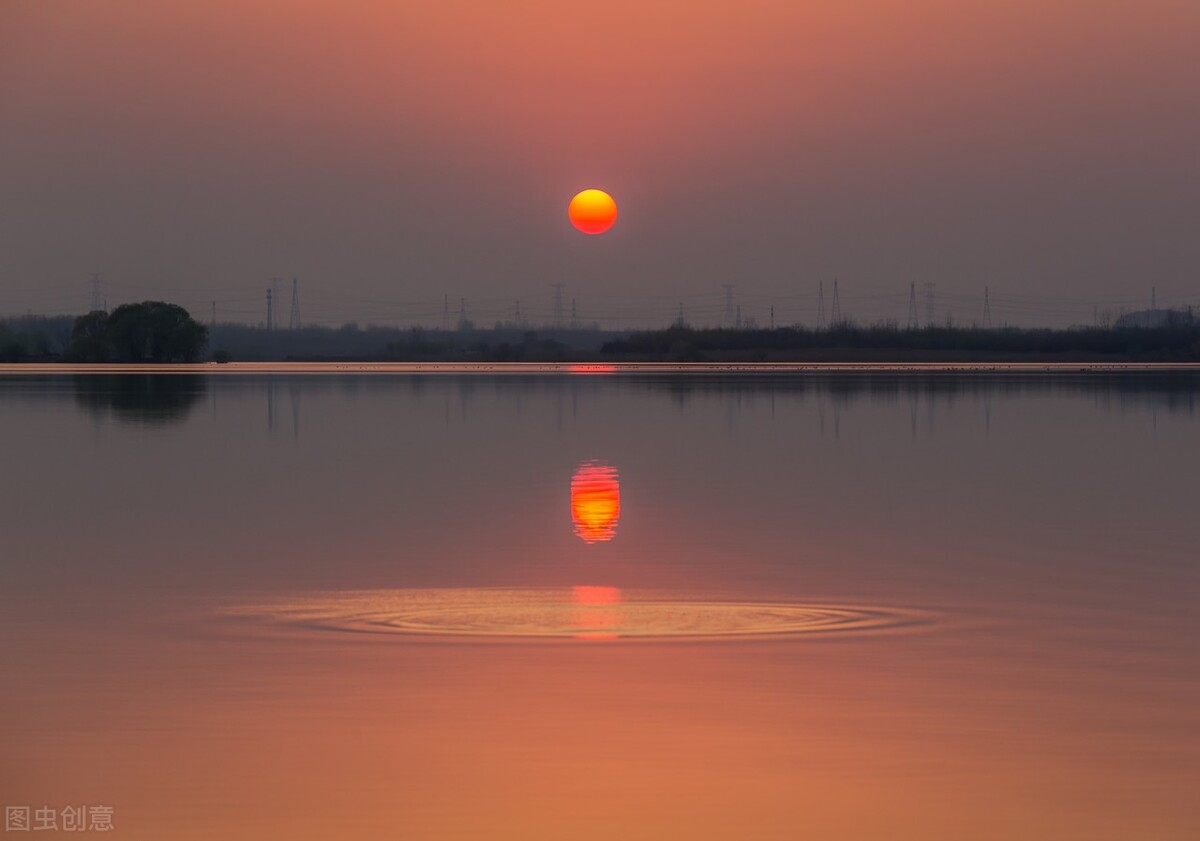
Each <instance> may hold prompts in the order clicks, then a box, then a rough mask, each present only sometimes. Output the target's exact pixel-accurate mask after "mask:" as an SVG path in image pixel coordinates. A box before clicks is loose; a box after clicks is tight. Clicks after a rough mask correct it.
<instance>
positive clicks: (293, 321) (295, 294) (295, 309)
mask: <svg viewBox="0 0 1200 841" xmlns="http://www.w3.org/2000/svg"><path fill="white" fill-rule="evenodd" d="M299 326H300V281H298V280H297V279H296V278H292V311H291V313H290V314H289V315H288V329H289V330H295V329H296V328H297V327H299Z"/></svg>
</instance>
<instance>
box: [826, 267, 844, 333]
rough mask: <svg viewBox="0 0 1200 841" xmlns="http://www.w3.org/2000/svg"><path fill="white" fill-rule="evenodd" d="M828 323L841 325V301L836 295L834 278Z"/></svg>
mask: <svg viewBox="0 0 1200 841" xmlns="http://www.w3.org/2000/svg"><path fill="white" fill-rule="evenodd" d="M829 323H830V324H841V323H842V299H841V297H840V296H839V294H838V282H837V278H836V277H835V278H834V279H833V307H832V308H831V309H830V317H829Z"/></svg>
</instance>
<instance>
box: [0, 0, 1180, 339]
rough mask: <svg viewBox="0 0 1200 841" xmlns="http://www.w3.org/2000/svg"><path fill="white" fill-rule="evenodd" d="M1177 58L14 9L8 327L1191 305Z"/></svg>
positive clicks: (888, 39) (1011, 0)
mask: <svg viewBox="0 0 1200 841" xmlns="http://www.w3.org/2000/svg"><path fill="white" fill-rule="evenodd" d="M1198 43H1200V4H1197V3H1196V2H1195V0H1137V2H1133V0H1120V2H1118V1H1117V0H1088V2H1086V3H1080V2H1078V0H980V2H974V3H963V2H961V0H904V2H900V0H804V2H801V0H787V1H786V2H785V0H736V2H726V0H692V2H688V3H680V2H658V0H611V2H606V3H604V4H584V3H564V2H561V1H556V0H506V2H503V3H497V2H494V0H439V2H424V3H415V2H380V0H376V2H366V0H345V2H338V3H328V2H316V1H315V0H287V1H286V2H284V0H203V2H199V0H172V2H170V3H145V2H142V0H99V2H97V0H72V1H71V2H67V0H0V313H16V312H25V311H27V310H32V311H35V312H57V313H77V312H80V311H83V310H86V309H87V308H88V305H89V302H90V296H91V276H92V273H94V272H98V273H100V274H101V278H102V282H103V290H102V291H103V296H104V297H105V299H106V300H107V302H108V304H109V305H110V306H111V305H113V304H115V303H120V302H122V301H126V300H141V299H143V298H163V299H166V300H172V301H175V302H178V303H181V304H183V305H185V306H188V307H189V308H191V309H193V311H198V313H199V314H202V315H205V316H207V315H209V313H210V309H211V304H212V302H216V308H217V312H218V317H219V318H220V319H223V320H224V319H228V320H241V321H249V322H255V321H261V320H262V319H263V318H264V317H265V290H266V288H267V286H268V283H269V280H268V279H269V278H273V277H278V278H281V279H282V280H281V281H280V284H279V288H280V296H281V297H282V298H284V300H283V301H282V304H283V306H282V308H281V311H282V312H283V314H284V315H285V316H286V314H287V310H288V307H289V305H290V292H291V281H292V279H293V278H295V279H296V280H297V284H298V289H299V303H300V312H301V318H302V320H303V321H305V322H313V323H321V324H340V323H342V322H345V321H349V320H353V321H357V322H360V323H367V322H375V323H381V324H392V325H397V324H398V325H401V326H403V325H406V324H409V323H416V322H421V323H425V324H428V325H430V326H436V325H438V324H440V323H441V322H442V319H443V317H444V313H445V310H446V309H447V308H449V309H450V311H451V313H452V317H453V318H455V319H456V318H457V315H458V312H459V308H460V306H462V305H463V301H464V299H465V306H466V309H467V312H468V315H469V316H470V317H472V318H473V319H475V320H476V321H478V322H482V323H489V324H490V323H491V322H492V321H494V320H500V319H511V318H514V317H515V315H514V313H515V307H516V303H517V301H520V302H521V304H520V306H521V310H522V316H523V318H525V319H528V320H529V321H530V322H531V323H535V324H536V323H538V322H546V321H551V320H553V318H554V314H555V313H554V303H553V302H554V290H553V286H552V285H553V284H555V283H562V284H564V287H563V296H564V297H563V307H564V313H566V312H567V311H569V308H570V302H571V301H575V302H576V304H577V306H578V312H579V316H580V318H581V319H584V320H589V321H591V320H595V321H597V322H599V323H600V324H601V325H602V326H656V325H658V324H660V323H664V322H665V321H667V320H668V319H669V318H673V317H675V315H676V314H677V313H678V311H679V308H680V306H682V308H683V310H684V313H685V317H686V318H687V319H688V320H689V321H693V322H695V323H706V322H707V323H719V322H720V321H721V320H722V319H724V318H725V317H726V306H725V301H726V299H725V292H724V285H725V284H734V289H733V300H734V303H735V306H737V307H740V308H741V312H742V315H743V318H744V319H745V320H747V321H749V320H750V319H754V320H756V321H758V322H759V323H766V322H767V321H768V319H769V317H770V316H769V313H770V307H771V306H774V307H775V310H776V320H777V322H779V323H793V322H801V323H810V324H811V323H815V322H816V319H817V315H818V288H819V284H823V285H824V296H825V308H826V313H827V314H828V313H829V311H830V310H831V308H832V284H833V281H834V279H835V278H836V279H837V280H838V291H839V304H840V306H841V309H842V312H843V314H845V315H848V316H851V317H854V318H857V319H859V320H863V321H873V320H876V319H879V318H895V319H899V320H900V321H901V322H903V321H904V320H905V318H906V316H907V313H908V309H909V303H910V290H913V289H915V294H916V299H917V300H916V303H917V308H918V311H919V316H920V318H922V319H924V318H926V316H927V313H928V307H929V304H930V301H929V290H928V289H927V287H926V286H925V284H927V283H932V284H936V286H935V287H934V288H933V301H932V303H933V313H934V317H935V319H936V320H937V321H939V322H940V321H942V320H944V319H945V318H946V317H951V318H953V319H955V320H956V321H958V322H971V321H978V320H980V319H981V317H982V312H983V311H982V303H983V296H984V290H985V288H986V289H987V291H988V296H989V301H990V304H991V309H992V317H993V319H994V320H995V321H997V322H1001V321H1011V322H1015V323H1031V324H1040V323H1045V324H1069V323H1090V322H1091V321H1092V320H1093V318H1094V317H1095V315H1096V314H1097V313H1103V312H1104V311H1106V310H1107V311H1117V310H1119V309H1127V310H1128V309H1138V308H1145V307H1148V306H1149V305H1150V301H1151V294H1152V289H1153V290H1155V291H1156V293H1157V302H1158V303H1159V305H1186V304H1193V303H1194V304H1198V305H1200V236H1197V231H1198V230H1200V153H1198V151H1197V150H1200V105H1198V103H1200V50H1197V49H1196V45H1197V44H1198ZM587 187H599V188H602V189H605V190H607V191H609V192H610V193H611V194H612V195H613V196H614V197H615V199H616V201H617V203H618V205H619V208H620V217H619V219H618V221H617V224H616V225H615V226H614V227H613V229H612V230H611V231H609V232H608V233H606V234H603V235H600V236H592V237H589V236H586V235H583V234H580V233H578V232H576V231H575V230H574V229H573V228H571V226H570V224H569V221H568V219H567V216H566V207H567V204H568V202H569V201H570V199H571V197H572V195H574V193H575V192H577V191H578V190H582V189H584V188H587ZM447 302H449V304H447Z"/></svg>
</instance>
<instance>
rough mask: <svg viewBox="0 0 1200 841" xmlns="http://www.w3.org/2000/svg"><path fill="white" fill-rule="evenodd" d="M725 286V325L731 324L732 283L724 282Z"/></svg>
mask: <svg viewBox="0 0 1200 841" xmlns="http://www.w3.org/2000/svg"><path fill="white" fill-rule="evenodd" d="M724 287H725V326H726V327H732V326H733V284H732V283H726V284H724Z"/></svg>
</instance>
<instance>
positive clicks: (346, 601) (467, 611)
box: [230, 588, 927, 640]
mask: <svg viewBox="0 0 1200 841" xmlns="http://www.w3.org/2000/svg"><path fill="white" fill-rule="evenodd" d="M581 591H583V594H582V596H581ZM596 591H600V592H599V595H597V592H596ZM230 612H231V613H234V614H237V615H241V616H249V617H258V618H263V619H268V620H270V621H273V622H276V623H282V624H283V625H286V626H292V627H304V628H308V629H315V630H321V631H341V632H347V633H361V634H377V635H397V636H421V637H434V638H436V637H444V638H453V637H471V638H499V639H510V640H519V639H618V638H620V639H663V640H672V639H726V638H748V637H782V636H799V635H810V634H823V635H824V634H848V633H863V632H879V631H886V630H891V629H898V628H903V627H910V626H913V625H916V624H920V623H921V622H923V621H924V620H925V619H926V618H927V617H926V616H925V615H924V614H921V613H919V612H917V611H911V610H899V609H894V608H883V607H867V606H853V605H829V604H795V603H783V602H743V601H715V600H711V599H692V598H688V597H687V596H678V595H670V594H663V593H653V592H646V591H641V592H638V591H633V592H625V593H622V592H621V591H618V590H615V589H613V588H575V589H574V590H566V591H562V590H535V589H531V590H469V589H461V590H393V591H371V592H365V593H361V592H360V593H330V594H325V595H324V596H321V597H315V598H310V599H305V600H303V601H291V602H285V603H277V604H274V605H258V606H253V607H244V608H237V609H234V610H232V611H230Z"/></svg>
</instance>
